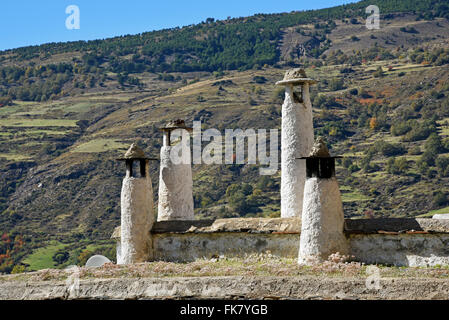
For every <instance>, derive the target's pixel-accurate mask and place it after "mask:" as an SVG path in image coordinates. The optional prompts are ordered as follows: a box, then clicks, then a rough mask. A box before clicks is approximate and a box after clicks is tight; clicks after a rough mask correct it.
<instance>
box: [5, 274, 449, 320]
mask: <svg viewBox="0 0 449 320" xmlns="http://www.w3.org/2000/svg"><path fill="white" fill-rule="evenodd" d="M365 283H366V279H365V278H363V277H362V278H352V277H351V278H349V277H322V276H318V277H312V276H300V277H280V276H279V277H276V276H272V277H267V276H263V277H262V276H258V277H248V276H245V277H243V276H225V277H176V278H161V277H157V278H130V277H124V278H116V279H89V280H81V281H80V286H79V290H77V291H76V292H75V293H74V294H72V293H71V292H70V288H69V286H67V284H66V282H65V281H39V282H37V281H36V282H25V281H0V299H1V300H5V299H9V300H12V299H14V300H22V299H25V300H31V299H32V300H40V299H133V300H135V299H167V298H168V299H180V298H181V299H213V298H216V299H265V298H267V299H273V298H277V299H291V298H294V299H326V300H328V299H382V300H385V299H392V300H398V299H447V297H448V296H449V282H448V281H447V280H446V279H429V278H423V279H420V278H404V279H401V278H381V279H380V286H381V288H380V290H376V289H368V288H367V287H366V284H365ZM178 312H179V311H177V310H176V311H175V312H173V314H176V313H178Z"/></svg>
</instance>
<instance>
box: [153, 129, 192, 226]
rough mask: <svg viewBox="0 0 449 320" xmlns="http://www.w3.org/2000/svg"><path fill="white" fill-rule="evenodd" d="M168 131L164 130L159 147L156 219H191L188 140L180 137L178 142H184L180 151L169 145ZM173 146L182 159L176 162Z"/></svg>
mask: <svg viewBox="0 0 449 320" xmlns="http://www.w3.org/2000/svg"><path fill="white" fill-rule="evenodd" d="M170 133H171V131H168V132H164V145H163V146H162V148H161V164H160V175H159V203H158V216H157V221H169V220H193V219H194V215H193V213H194V212H193V180H192V166H191V154H190V142H189V141H188V140H186V139H181V142H179V143H185V144H186V146H185V147H184V148H182V151H181V148H180V147H177V146H171V145H170V143H171V140H170V139H171V137H170ZM184 133H186V132H184ZM187 143H188V145H187ZM173 148H177V150H178V151H180V153H178V154H179V159H182V160H178V161H176V162H177V163H174V161H173V159H172V156H173V155H172V151H173ZM178 162H179V163H178Z"/></svg>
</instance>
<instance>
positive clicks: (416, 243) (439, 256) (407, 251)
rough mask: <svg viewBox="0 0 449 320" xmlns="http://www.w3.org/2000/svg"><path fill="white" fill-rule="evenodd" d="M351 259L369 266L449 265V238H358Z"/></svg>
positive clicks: (354, 238) (353, 238) (352, 244)
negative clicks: (354, 258) (353, 258)
mask: <svg viewBox="0 0 449 320" xmlns="http://www.w3.org/2000/svg"><path fill="white" fill-rule="evenodd" d="M350 248H351V255H354V256H355V257H356V259H357V260H359V261H363V262H365V263H369V264H374V263H375V264H386V265H395V266H411V267H426V266H435V265H449V234H397V235H388V234H354V235H351V236H350Z"/></svg>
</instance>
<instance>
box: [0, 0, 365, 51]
mask: <svg viewBox="0 0 449 320" xmlns="http://www.w3.org/2000/svg"><path fill="white" fill-rule="evenodd" d="M350 2H357V1H355V0H282V1H279V0H219V1H217V0H171V1H168V0H157V1H154V0H127V1H116V0H108V1H106V0H2V1H1V2H0V30H1V31H0V34H1V36H0V50H4V49H11V48H17V47H22V46H28V45H36V44H42V43H47V42H65V41H74V40H93V39H104V38H110V37H114V36H119V35H125V34H136V33H141V32H146V31H152V30H159V29H164V28H171V27H176V26H185V25H189V24H196V23H199V22H201V21H204V20H206V18H208V17H212V18H215V19H220V20H221V19H226V18H227V17H228V16H230V17H232V18H236V17H244V16H250V15H253V14H256V13H280V12H290V11H297V10H310V9H320V8H327V7H332V6H336V5H341V4H345V3H350ZM69 5H76V6H78V7H79V9H80V29H78V30H68V29H67V28H66V19H67V17H68V16H69V14H66V7H67V6H69Z"/></svg>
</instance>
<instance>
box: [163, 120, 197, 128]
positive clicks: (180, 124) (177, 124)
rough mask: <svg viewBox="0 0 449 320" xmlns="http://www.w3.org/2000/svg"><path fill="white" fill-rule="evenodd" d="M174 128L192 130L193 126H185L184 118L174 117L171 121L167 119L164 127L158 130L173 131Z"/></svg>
mask: <svg viewBox="0 0 449 320" xmlns="http://www.w3.org/2000/svg"><path fill="white" fill-rule="evenodd" d="M176 129H185V130H187V131H192V130H193V128H189V127H187V126H186V122H185V121H184V120H181V119H176V120H173V121H169V122H167V124H166V125H165V127H163V128H160V130H162V131H173V130H176Z"/></svg>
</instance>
